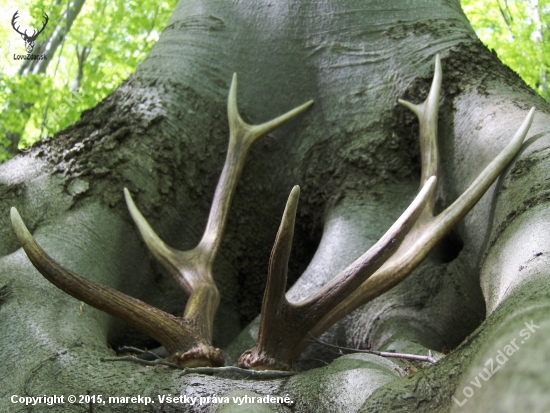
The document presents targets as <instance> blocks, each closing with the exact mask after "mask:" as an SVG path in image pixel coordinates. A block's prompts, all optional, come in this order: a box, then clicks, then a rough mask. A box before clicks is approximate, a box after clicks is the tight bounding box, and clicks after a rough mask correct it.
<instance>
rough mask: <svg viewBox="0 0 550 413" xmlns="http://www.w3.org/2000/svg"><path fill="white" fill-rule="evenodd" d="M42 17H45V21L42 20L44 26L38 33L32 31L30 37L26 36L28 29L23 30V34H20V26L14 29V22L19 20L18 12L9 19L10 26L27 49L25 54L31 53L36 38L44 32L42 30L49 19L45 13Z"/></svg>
mask: <svg viewBox="0 0 550 413" xmlns="http://www.w3.org/2000/svg"><path fill="white" fill-rule="evenodd" d="M44 17H46V20H44V24H43V25H42V28H41V29H40V30H38V31H36V30H35V29H33V32H34V33H33V34H32V35H30V36H29V35H28V34H27V30H28V29H27V30H25V31H24V32H20V31H19V27H21V26H17V27H15V23H16V20H17V19H18V18H19V10H17V11H16V12H15V13H14V15H13V17H12V19H11V26H12V27H13V30H15V31H16V32H17V33H19V34H20V35H21V38H22V39H23V40H24V41H25V48H26V49H27V53H32V49H34V42H35V41H36V38H37V37H38V35H39V34H40V33H42V32H43V31H44V29H45V28H46V25H47V24H48V20H49V17H48V15H47V14H46V13H44Z"/></svg>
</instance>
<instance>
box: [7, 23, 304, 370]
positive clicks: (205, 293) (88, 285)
mask: <svg viewBox="0 0 550 413" xmlns="http://www.w3.org/2000/svg"><path fill="white" fill-rule="evenodd" d="M46 16H47V15H46ZM236 89H237V76H236V75H235V76H233V82H232V86H231V91H230V94H229V99H228V115H229V124H230V139H229V149H228V153H227V157H226V161H225V164H224V167H223V171H222V174H221V176H220V180H219V182H218V185H217V187H216V192H215V194H214V200H213V201H212V207H211V209H210V215H209V217H208V223H207V225H206V230H205V232H204V234H203V237H202V239H201V241H200V242H199V244H198V245H197V246H196V247H195V248H193V249H192V250H189V251H178V250H176V249H174V248H171V247H169V246H168V245H166V244H165V243H164V242H163V241H162V240H161V239H160V237H159V236H158V235H157V234H156V233H155V232H154V230H153V229H152V228H151V226H150V225H149V224H148V223H147V221H146V219H145V218H144V217H143V215H142V214H141V213H140V212H139V210H138V208H137V207H136V205H135V203H134V201H133V199H132V196H131V195H130V192H129V191H128V189H126V188H125V189H124V195H125V199H126V204H127V206H128V209H129V211H130V214H131V216H132V219H133V220H134V221H135V223H136V225H137V227H138V229H139V231H140V233H141V235H142V237H143V239H144V240H145V243H146V244H147V246H148V247H149V249H150V250H151V252H152V253H153V255H154V256H155V257H156V258H157V259H158V260H159V262H160V263H161V264H162V265H163V266H165V267H166V268H167V269H168V271H169V272H170V273H171V274H172V275H173V276H174V277H175V278H176V280H177V281H178V282H179V283H180V285H181V286H182V288H183V289H184V290H185V291H186V292H187V293H188V294H189V300H188V301H187V304H186V307H185V311H184V314H183V317H182V318H179V317H174V316H171V315H170V314H167V313H164V312H162V311H160V310H158V309H156V308H154V307H151V306H148V305H147V304H145V303H143V302H141V301H139V300H136V299H133V298H131V297H128V296H126V295H124V294H122V293H120V292H118V291H116V290H113V289H112V288H109V287H106V286H102V285H100V284H96V283H93V282H91V281H88V280H85V279H84V278H82V277H80V276H78V275H76V274H74V273H72V272H71V271H69V270H67V269H65V268H63V267H62V266H61V265H59V264H57V263H56V262H55V261H53V260H52V259H51V258H50V257H49V256H48V255H47V254H46V253H45V252H44V251H43V250H42V249H41V248H40V247H39V246H38V244H36V242H35V241H34V239H33V238H32V236H31V235H30V233H28V230H26V228H25V226H24V224H23V222H22V221H21V218H20V217H19V214H18V213H17V211H15V210H12V223H13V226H14V229H15V231H16V233H17V234H18V238H19V240H20V242H21V244H22V245H23V248H24V249H25V251H26V252H27V255H28V256H29V258H30V259H31V262H32V263H33V265H34V266H35V267H36V268H37V269H38V270H39V271H40V272H41V273H42V275H44V277H46V278H47V279H48V280H50V281H51V282H52V283H53V284H54V285H56V286H57V287H58V288H60V289H62V290H64V291H65V292H67V293H68V294H70V295H72V296H74V297H77V298H79V299H81V300H83V301H84V302H86V303H88V304H90V305H92V306H94V307H96V308H99V309H100V310H103V311H105V312H107V313H109V314H112V315H114V316H116V317H119V318H121V319H122V320H125V321H127V322H129V323H130V324H133V325H135V326H136V327H138V328H139V329H141V330H142V331H144V332H146V333H147V334H150V335H151V336H153V337H155V338H157V340H159V342H160V343H161V344H163V345H164V346H165V347H166V348H167V350H168V351H170V352H171V356H170V360H172V361H174V362H175V363H178V364H179V365H181V366H184V367H193V366H212V365H214V366H217V365H222V364H223V357H222V354H221V350H220V349H218V348H214V347H213V346H212V327H213V321H214V315H215V313H216V310H217V307H218V304H219V301H220V294H219V292H218V289H217V287H216V285H215V283H214V279H213V277H212V264H213V262H214V259H215V257H216V254H217V251H218V248H219V245H220V242H221V237H222V235H223V230H224V227H225V222H226V220H227V214H228V211H229V207H230V204H231V199H232V197H233V193H234V191H235V188H236V185H237V181H238V179H239V176H240V174H241V172H242V169H243V167H244V163H245V160H246V155H247V154H248V152H249V150H250V147H251V145H252V144H253V143H254V142H255V141H257V140H258V139H259V138H260V137H261V136H263V135H265V134H266V133H268V132H269V131H271V130H273V129H275V128H276V127H278V126H280V125H282V124H283V123H285V122H286V121H288V120H289V119H291V118H293V117H294V116H296V115H298V114H299V113H301V112H303V111H304V110H305V109H306V108H307V107H309V106H310V105H311V104H312V103H313V102H312V101H310V102H308V103H306V104H304V105H302V106H300V107H298V108H296V109H294V110H292V111H290V112H288V113H287V114H285V115H282V116H280V117H278V118H276V119H274V120H272V121H270V122H267V123H264V124H263V125H258V126H253V125H248V124H246V123H245V122H243V121H242V119H241V117H240V115H239V113H238V109H237V100H236V93H237V92H236ZM149 313H151V314H152V315H151V316H149V315H148V314H149Z"/></svg>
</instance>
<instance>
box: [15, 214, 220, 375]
mask: <svg viewBox="0 0 550 413" xmlns="http://www.w3.org/2000/svg"><path fill="white" fill-rule="evenodd" d="M10 215H11V222H12V226H13V229H14V231H15V234H16V236H17V239H18V240H19V242H20V243H21V246H22V247H23V249H24V250H25V253H26V254H27V256H28V257H29V259H30V261H31V262H32V264H33V265H34V266H35V267H36V269H37V270H38V271H40V273H42V275H43V276H44V277H45V278H46V279H47V280H48V281H50V282H51V283H52V284H54V285H55V286H56V287H58V288H59V289H61V290H63V291H65V292H66V293H67V294H69V295H71V296H73V297H74V298H76V299H78V300H81V301H84V302H85V303H87V304H89V305H91V306H93V307H95V308H98V309H100V310H102V311H105V312H106V313H109V314H111V315H113V316H115V317H117V318H120V319H121V320H123V321H125V322H127V323H128V324H131V325H133V326H134V327H136V328H138V329H140V330H141V331H143V332H145V333H147V334H149V335H150V336H151V337H153V338H155V339H156V340H158V341H159V342H160V343H162V345H164V346H165V347H166V349H167V350H168V351H169V352H171V353H172V354H178V353H180V352H185V351H186V350H187V349H188V348H190V347H193V346H196V342H197V340H199V342H200V338H199V337H197V332H196V331H195V330H194V329H193V327H192V326H189V325H186V324H185V323H183V322H182V320H181V319H180V318H177V317H174V316H173V315H171V314H168V313H166V312H164V311H161V310H159V309H157V308H155V307H152V306H150V305H148V304H146V303H144V302H143V301H140V300H138V299H136V298H133V297H130V296H128V295H126V294H124V293H121V292H119V291H117V290H115V289H113V288H111V287H108V286H105V285H102V284H98V283H95V282H93V281H90V280H87V279H86V278H83V277H80V276H79V275H77V274H75V273H73V272H72V271H70V270H68V269H66V268H64V267H63V266H61V265H59V264H58V263H57V262H56V261H55V260H53V259H52V258H51V257H50V256H49V255H48V254H47V253H46V252H45V251H44V250H43V249H42V247H40V245H38V244H37V242H36V240H35V239H34V237H33V236H32V235H31V233H30V232H29V230H28V229H27V227H26V226H25V223H24V222H23V220H22V219H21V216H20V215H19V212H18V211H17V209H15V208H11V211H10ZM201 344H203V343H202V342H201ZM176 361H178V360H176ZM211 361H213V362H214V363H213V364H214V365H221V364H222V363H223V359H221V356H220V357H218V359H217V360H216V359H215V358H211ZM181 365H182V366H188V365H189V363H187V364H186V363H181ZM191 365H193V363H191Z"/></svg>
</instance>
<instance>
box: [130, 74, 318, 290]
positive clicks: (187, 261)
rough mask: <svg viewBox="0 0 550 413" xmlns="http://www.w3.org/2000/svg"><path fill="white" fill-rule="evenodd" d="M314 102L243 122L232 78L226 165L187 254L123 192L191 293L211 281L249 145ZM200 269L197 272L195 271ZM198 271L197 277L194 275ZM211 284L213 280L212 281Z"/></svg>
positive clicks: (150, 240) (151, 243) (155, 249)
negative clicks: (169, 243) (165, 238)
mask: <svg viewBox="0 0 550 413" xmlns="http://www.w3.org/2000/svg"><path fill="white" fill-rule="evenodd" d="M312 103H313V101H309V102H307V103H305V104H303V105H301V106H299V107H297V108H295V109H293V110H291V111H289V112H287V113H286V114H284V115H282V116H279V117H278V118H275V119H273V120H271V121H269V122H266V123H264V124H261V125H249V124H247V123H245V122H244V121H243V120H242V118H241V116H240V114H239V110H238V107H237V74H236V73H235V74H234V75H233V79H232V82H231V87H230V90H229V97H228V102H227V114H228V118H229V131H230V136H229V148H228V151H227V157H226V160H225V164H224V167H223V170H222V173H221V176H220V180H219V181H218V185H217V186H216V191H215V193H214V199H213V200H212V207H211V209H210V215H209V217H208V222H207V224H206V229H205V231H204V234H203V236H202V238H201V240H200V242H199V244H198V245H197V246H196V247H195V248H194V249H192V250H189V251H178V250H175V249H173V248H171V247H169V246H167V245H166V244H165V243H164V242H163V241H162V240H161V239H160V238H159V237H158V236H157V235H156V233H155V232H154V231H153V230H152V228H151V227H150V225H149V224H148V223H147V221H146V220H145V218H144V217H143V215H141V213H140V212H139V210H138V209H137V207H136V206H135V204H134V202H133V200H132V197H131V196H130V193H129V192H128V190H125V195H126V201H127V205H128V209H129V210H130V213H131V215H132V218H133V219H134V222H135V223H136V225H137V227H138V229H139V230H140V233H141V235H142V237H143V238H144V240H145V242H146V243H147V245H148V247H149V248H150V249H151V252H152V253H153V254H154V255H155V257H156V258H157V259H158V260H159V262H161V263H162V264H163V265H164V266H165V267H166V268H167V270H168V271H170V272H171V273H172V274H173V275H174V277H176V279H177V280H178V281H179V282H180V284H181V285H182V286H183V287H184V289H185V291H186V292H188V293H190V290H191V291H192V289H193V285H197V284H198V283H201V282H202V281H204V280H205V279H211V268H212V263H213V262H214V259H215V257H216V254H217V251H218V248H219V245H220V242H221V238H222V235H223V231H224V229H225V223H226V220H227V215H228V212H229V207H230V204H231V200H232V198H233V194H234V192H235V188H236V186H237V182H238V180H239V177H240V175H241V172H242V170H243V167H244V164H245V161H246V156H247V155H248V152H249V150H250V148H251V147H252V145H253V144H254V143H255V142H256V141H257V140H258V139H259V138H261V137H262V136H264V135H265V134H267V133H269V132H270V131H272V130H274V129H276V128H277V127H279V126H281V125H282V124H284V123H285V122H287V121H289V120H290V119H292V118H293V117H295V116H297V115H298V114H300V113H302V112H303V111H304V110H306V109H307V108H308V107H309V106H311V105H312ZM199 268H202V269H201V270H200V271H197V270H198V269H199ZM198 272H200V274H197V273H198ZM212 283H213V281H212Z"/></svg>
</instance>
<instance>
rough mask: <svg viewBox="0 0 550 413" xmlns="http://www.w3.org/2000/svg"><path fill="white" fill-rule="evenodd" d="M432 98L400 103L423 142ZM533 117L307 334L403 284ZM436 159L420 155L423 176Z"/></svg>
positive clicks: (515, 146) (494, 173) (508, 156)
mask: <svg viewBox="0 0 550 413" xmlns="http://www.w3.org/2000/svg"><path fill="white" fill-rule="evenodd" d="M438 60H439V59H436V74H435V75H434V82H433V85H435V87H437V88H438V89H439V86H437V85H436V81H435V78H438V77H440V75H438V74H437V73H438V69H437V66H438ZM433 88H434V86H432V89H433ZM432 95H433V96H435V93H433V94H432V93H430V96H429V97H428V99H427V101H426V102H425V103H424V104H423V105H411V104H408V103H404V104H405V106H407V107H409V108H412V107H415V109H411V110H413V112H415V114H416V115H417V116H418V117H419V120H420V137H421V139H425V137H427V136H429V137H430V139H432V140H433V141H434V142H435V140H436V136H435V135H433V134H431V133H429V132H428V131H430V130H433V129H431V128H429V125H436V120H435V117H436V116H437V110H436V109H435V108H433V106H432V105H431V103H428V102H429V101H430V99H431V96H432ZM434 99H435V98H434ZM430 106H432V109H431V110H418V108H419V107H420V108H422V109H425V108H428V107H430ZM426 114H429V116H430V117H432V119H427V118H426ZM533 116H534V108H532V109H531V110H530V111H529V113H528V115H527V117H526V119H525V120H524V121H523V123H522V125H521V126H520V128H519V129H518V131H517V132H516V134H515V135H514V137H513V138H512V140H511V141H510V143H509V144H508V145H507V146H506V147H505V148H504V149H503V150H502V152H501V153H500V154H499V155H498V156H497V157H496V158H495V159H493V161H491V162H490V163H489V165H487V167H486V168H485V169H484V170H483V171H482V172H481V174H480V175H479V176H478V177H477V178H476V179H475V180H474V182H473V183H472V184H471V185H470V186H469V187H468V189H466V191H464V193H463V194H462V195H460V197H459V198H458V199H457V200H456V201H455V202H453V203H452V204H451V205H450V206H449V207H448V208H447V209H445V210H444V211H443V212H441V213H440V214H439V215H437V216H435V217H434V216H433V204H431V205H432V207H431V208H432V209H430V210H428V207H427V209H426V211H424V213H423V215H422V217H421V218H420V219H419V220H418V222H417V224H416V225H415V227H414V228H413V230H412V231H411V232H410V233H409V234H408V235H407V238H406V239H405V241H404V242H403V244H402V245H401V247H400V248H399V250H398V251H397V252H396V253H395V254H394V255H393V256H392V257H391V258H390V259H389V260H388V261H387V262H386V263H384V265H383V266H382V267H381V268H379V269H378V270H377V271H376V272H375V273H374V274H373V275H372V276H371V277H370V278H369V279H368V280H366V281H365V282H364V283H363V285H361V287H359V288H358V289H357V290H356V291H354V292H353V294H352V295H351V296H350V297H349V299H348V300H346V301H345V302H343V303H341V304H339V305H338V306H336V307H335V308H333V309H332V311H331V312H330V313H329V314H328V315H327V316H325V317H324V318H323V319H322V320H321V321H319V323H318V324H317V325H316V326H315V327H314V328H313V329H312V330H311V333H312V334H313V335H314V336H319V335H320V334H322V333H323V332H324V331H326V330H327V329H328V328H329V327H330V326H332V325H333V324H334V323H336V322H337V321H338V320H340V319H342V318H343V317H345V316H346V315H348V314H350V313H351V312H352V311H354V310H355V309H357V308H359V307H360V306H361V305H363V304H366V303H367V302H369V301H371V300H373V299H374V298H376V297H378V296H380V295H382V294H383V293H385V292H386V291H389V290H390V289H391V288H393V287H394V286H395V285H397V284H399V283H400V282H401V281H403V280H404V279H405V278H406V277H407V276H408V275H409V274H410V273H411V272H412V271H413V270H414V269H415V268H416V267H417V266H418V265H419V264H420V263H421V262H422V260H423V259H424V258H426V256H427V255H428V254H429V252H430V251H431V250H432V248H433V247H434V246H435V245H436V244H437V243H438V242H439V241H440V240H441V239H442V238H443V237H444V236H445V235H447V234H448V233H449V232H450V231H451V229H452V228H454V226H455V225H456V224H457V223H458V222H459V221H460V220H461V219H462V218H463V217H464V216H465V215H466V214H467V213H468V212H469V211H470V210H471V209H472V208H473V207H474V205H475V204H476V203H477V202H478V201H479V200H480V198H481V197H482V196H483V194H484V193H485V192H486V191H487V189H489V187H490V186H491V185H492V183H493V182H494V181H495V179H496V178H497V177H498V176H499V175H500V173H501V172H502V171H503V170H504V168H505V167H506V166H507V165H508V164H509V163H510V161H511V160H512V159H513V158H514V156H515V155H516V154H517V153H518V151H519V149H520V147H521V145H522V143H523V140H524V139H525V137H526V136H527V133H528V131H529V128H530V126H531V123H532V121H533ZM426 147H432V148H434V149H433V150H436V151H437V146H436V145H435V144H434V143H430V144H428V145H426ZM437 157H438V156H437V154H434V155H433V156H429V157H428V156H424V153H423V162H422V168H423V171H422V174H424V168H433V167H434V164H435V163H436V162H437ZM424 159H428V161H426V162H424ZM429 159H432V161H429ZM432 170H433V169H432ZM436 170H437V169H436ZM434 197H435V194H434ZM305 347H307V344H306V343H302V348H305Z"/></svg>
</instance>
